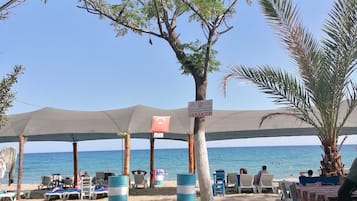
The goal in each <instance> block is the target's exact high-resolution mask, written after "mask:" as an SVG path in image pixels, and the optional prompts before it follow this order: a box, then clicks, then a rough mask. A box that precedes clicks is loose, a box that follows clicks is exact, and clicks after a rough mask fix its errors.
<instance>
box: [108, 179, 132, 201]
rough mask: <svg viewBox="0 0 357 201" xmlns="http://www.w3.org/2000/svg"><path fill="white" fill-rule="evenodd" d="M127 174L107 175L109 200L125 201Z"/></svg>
mask: <svg viewBox="0 0 357 201" xmlns="http://www.w3.org/2000/svg"><path fill="white" fill-rule="evenodd" d="M128 180H129V178H128V176H123V175H120V176H109V180H108V184H109V192H108V198H109V201H127V200H128V192H129V188H128V186H129V185H128Z"/></svg>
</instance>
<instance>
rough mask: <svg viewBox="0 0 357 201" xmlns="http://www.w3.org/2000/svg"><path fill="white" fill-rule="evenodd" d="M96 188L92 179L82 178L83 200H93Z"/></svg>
mask: <svg viewBox="0 0 357 201" xmlns="http://www.w3.org/2000/svg"><path fill="white" fill-rule="evenodd" d="M94 188H95V186H94V185H92V177H81V199H82V200H83V198H85V197H88V199H92V196H93V192H94Z"/></svg>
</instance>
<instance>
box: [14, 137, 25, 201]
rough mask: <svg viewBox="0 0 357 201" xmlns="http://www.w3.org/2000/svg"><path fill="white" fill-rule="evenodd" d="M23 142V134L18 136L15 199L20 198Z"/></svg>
mask: <svg viewBox="0 0 357 201" xmlns="http://www.w3.org/2000/svg"><path fill="white" fill-rule="evenodd" d="M24 144H25V137H24V135H23V134H21V135H20V136H19V164H18V169H17V190H16V199H17V200H20V199H21V195H20V193H21V183H22V167H23V161H24Z"/></svg>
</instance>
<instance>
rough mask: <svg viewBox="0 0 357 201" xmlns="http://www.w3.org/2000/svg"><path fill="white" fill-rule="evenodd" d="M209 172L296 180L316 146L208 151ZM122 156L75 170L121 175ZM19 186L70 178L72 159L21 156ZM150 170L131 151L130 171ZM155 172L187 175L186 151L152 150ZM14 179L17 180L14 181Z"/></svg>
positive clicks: (314, 159) (88, 159)
mask: <svg viewBox="0 0 357 201" xmlns="http://www.w3.org/2000/svg"><path fill="white" fill-rule="evenodd" d="M208 154H209V163H210V172H213V171H214V170H215V169H224V170H226V172H238V171H239V168H241V167H245V168H247V169H248V173H252V174H255V173H256V172H258V170H259V169H260V167H261V165H263V164H265V165H267V166H268V171H269V172H272V173H273V174H274V177H275V178H277V179H279V178H286V177H289V176H293V177H295V176H296V177H297V176H298V172H300V171H305V170H307V169H312V170H314V171H315V172H316V170H317V169H318V168H319V162H320V159H321V154H322V151H321V148H320V147H319V146H278V147H236V148H234V147H233V148H209V149H208ZM341 154H342V160H343V162H344V163H345V166H346V167H348V168H349V167H350V165H351V163H352V160H353V159H354V158H355V157H357V150H356V145H345V146H343V148H342V149H341ZM122 161H123V153H122V152H121V151H91V152H79V153H78V168H79V169H81V170H83V171H88V172H89V174H90V175H93V176H94V175H95V172H96V171H108V170H109V171H113V172H114V173H115V174H116V175H118V174H120V173H121V172H122ZM23 165H24V169H23V183H35V184H37V183H40V181H41V176H42V175H51V174H52V173H61V174H62V175H63V176H64V177H66V176H71V175H73V155H72V153H71V152H61V153H28V154H25V155H24V164H23ZM149 167H150V151H149V150H132V151H131V164H130V169H131V170H134V169H145V170H149ZM155 168H157V169H164V170H165V171H166V173H167V176H166V178H165V179H166V180H176V175H177V173H187V171H188V153H187V149H159V150H155ZM16 178H17V177H16Z"/></svg>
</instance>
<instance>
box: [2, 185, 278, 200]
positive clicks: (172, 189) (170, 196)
mask: <svg viewBox="0 0 357 201" xmlns="http://www.w3.org/2000/svg"><path fill="white" fill-rule="evenodd" d="M2 188H4V189H6V190H8V191H16V185H15V184H13V185H11V186H7V185H6V186H5V184H3V185H2ZM22 191H31V199H22V200H31V201H39V200H44V199H43V193H44V192H45V190H41V191H40V190H38V188H37V185H36V184H23V185H22ZM71 200H72V199H71ZM73 200H76V198H73ZM97 200H98V201H106V200H108V198H107V197H105V198H99V199H97ZM128 200H129V201H176V181H165V184H164V185H163V186H160V187H155V188H153V189H150V188H148V189H130V191H129V199H128ZM197 200H199V198H197ZM214 200H217V201H233V200H241V201H248V200H249V201H278V200H280V197H279V195H278V194H273V193H261V194H254V193H241V194H238V193H236V192H235V191H234V190H233V189H227V191H226V195H225V196H224V197H223V196H222V195H220V194H219V195H217V196H216V197H214Z"/></svg>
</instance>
